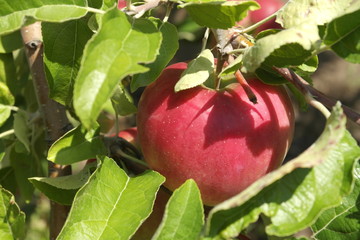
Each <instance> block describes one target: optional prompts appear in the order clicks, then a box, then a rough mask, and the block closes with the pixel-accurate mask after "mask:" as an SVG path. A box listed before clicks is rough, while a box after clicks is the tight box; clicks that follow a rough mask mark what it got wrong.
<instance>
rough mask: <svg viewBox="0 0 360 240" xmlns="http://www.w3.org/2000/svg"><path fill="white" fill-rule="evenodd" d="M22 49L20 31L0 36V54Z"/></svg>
mask: <svg viewBox="0 0 360 240" xmlns="http://www.w3.org/2000/svg"><path fill="white" fill-rule="evenodd" d="M21 47H23V42H22V38H21V34H20V31H15V32H12V33H10V34H7V35H3V36H0V53H11V52H12V51H15V50H17V49H19V48H21Z"/></svg>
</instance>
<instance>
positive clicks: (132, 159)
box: [115, 148, 149, 168]
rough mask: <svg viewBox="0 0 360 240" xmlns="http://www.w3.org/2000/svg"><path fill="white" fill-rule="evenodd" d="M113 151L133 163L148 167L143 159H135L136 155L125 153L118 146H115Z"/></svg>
mask: <svg viewBox="0 0 360 240" xmlns="http://www.w3.org/2000/svg"><path fill="white" fill-rule="evenodd" d="M115 153H116V154H118V155H119V156H121V157H124V158H126V159H128V160H130V161H132V162H134V163H137V164H140V165H141V166H144V167H146V168H149V166H148V165H147V164H146V163H145V162H144V161H142V160H140V159H137V158H136V157H133V156H131V155H129V154H127V153H125V152H124V151H122V150H121V149H120V148H116V150H115Z"/></svg>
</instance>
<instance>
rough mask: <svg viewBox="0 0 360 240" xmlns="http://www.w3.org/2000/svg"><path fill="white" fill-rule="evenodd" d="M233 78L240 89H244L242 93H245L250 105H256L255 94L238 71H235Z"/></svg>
mask: <svg viewBox="0 0 360 240" xmlns="http://www.w3.org/2000/svg"><path fill="white" fill-rule="evenodd" d="M235 78H236V80H237V81H238V83H240V85H241V86H242V88H243V89H244V91H245V93H246V95H247V96H248V98H249V100H250V101H251V102H252V103H254V104H256V103H257V97H256V95H255V93H254V92H253V91H252V90H251V88H250V85H249V83H248V82H247V81H246V79H245V78H244V76H243V75H242V74H241V72H240V70H237V71H236V72H235Z"/></svg>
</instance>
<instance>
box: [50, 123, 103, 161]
mask: <svg viewBox="0 0 360 240" xmlns="http://www.w3.org/2000/svg"><path fill="white" fill-rule="evenodd" d="M99 132H100V128H97V129H90V130H87V129H85V128H84V127H83V126H82V125H80V126H77V127H76V128H74V129H72V130H70V131H69V132H67V133H65V135H64V136H62V137H61V138H59V139H58V140H56V141H55V142H54V144H53V145H52V146H51V147H50V149H49V152H48V156H47V159H48V160H49V161H52V162H54V163H57V164H62V165H67V164H72V163H75V162H79V161H82V160H86V159H91V158H95V157H96V155H102V154H106V149H105V146H104V144H103V142H102V139H101V137H100V135H99Z"/></svg>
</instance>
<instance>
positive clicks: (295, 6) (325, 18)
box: [276, 0, 353, 28]
mask: <svg viewBox="0 0 360 240" xmlns="http://www.w3.org/2000/svg"><path fill="white" fill-rule="evenodd" d="M352 2H353V0H331V1H329V0H293V1H289V2H287V4H286V5H285V6H284V7H283V8H282V9H281V10H280V11H279V13H278V15H277V20H276V21H277V22H279V23H281V24H282V26H283V27H285V28H290V27H294V26H298V25H323V24H325V23H328V22H330V21H332V20H333V19H335V18H336V17H338V16H341V15H342V14H343V13H344V11H345V10H346V9H347V8H348V7H349V6H350V4H352Z"/></svg>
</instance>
